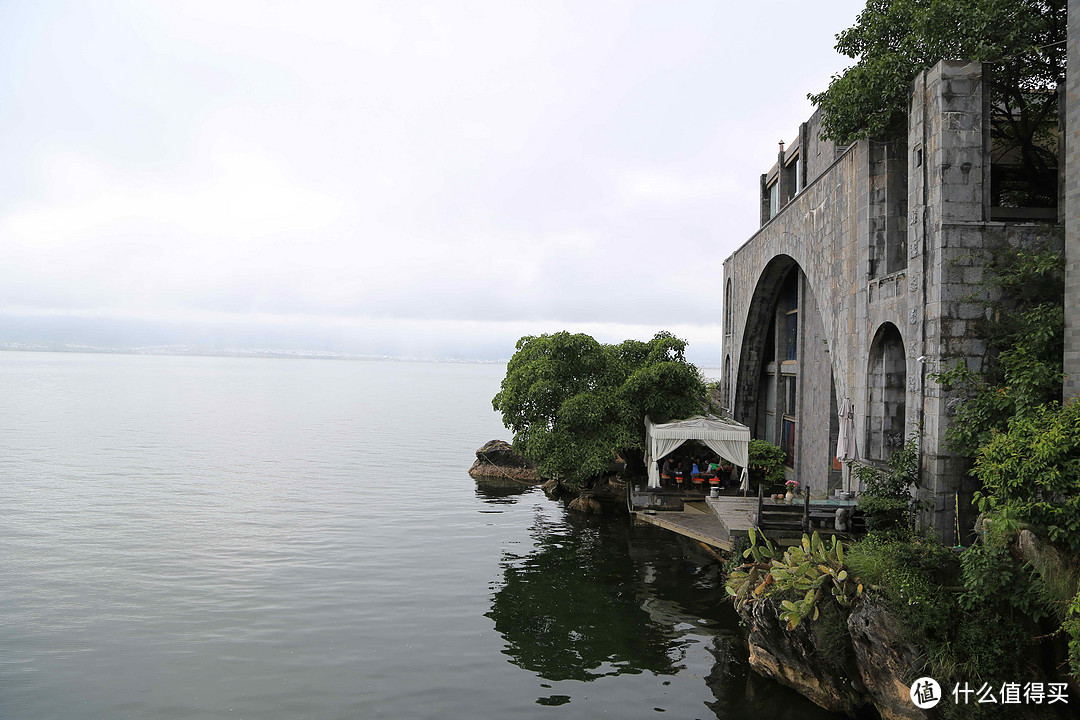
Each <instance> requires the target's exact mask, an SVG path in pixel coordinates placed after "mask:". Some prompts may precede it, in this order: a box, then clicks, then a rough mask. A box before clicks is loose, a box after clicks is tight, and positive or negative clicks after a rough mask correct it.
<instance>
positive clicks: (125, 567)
mask: <svg viewBox="0 0 1080 720" xmlns="http://www.w3.org/2000/svg"><path fill="white" fill-rule="evenodd" d="M504 370H505V368H504V367H502V366H494V365H464V364H425V363H394V362H346V361H318V360H278V359H247V358H200V357H160V356H124V355H81V354H49V353H13V352H7V353H0V578H2V581H0V718H11V719H16V718H17V719H19V720H33V719H37V718H67V719H70V718H223V717H236V718H260V719H262V718H393V719H394V720H402V719H410V718H440V719H447V718H450V719H455V718H470V719H478V720H487V719H489V718H491V719H495V718H511V717H513V718H596V717H615V718H644V717H655V716H657V714H658V713H660V712H666V713H669V715H668V716H669V717H678V718H800V719H801V718H825V717H832V716H830V715H828V714H825V713H823V712H820V711H818V710H817V709H816V708H815V707H814V706H812V705H810V704H809V703H808V702H806V701H804V700H802V699H801V698H799V697H798V696H796V695H794V694H793V693H790V692H788V691H786V690H784V689H783V688H780V687H779V686H777V685H775V684H774V683H771V682H768V681H765V680H762V679H760V678H757V677H756V676H754V675H753V674H752V673H749V672H748V670H747V666H746V662H745V649H744V647H743V646H742V644H741V642H740V640H739V637H738V633H737V629H736V619H735V616H734V614H733V612H732V611H731V608H730V604H729V603H728V601H727V600H726V599H725V598H724V593H723V587H722V583H721V581H720V579H719V577H718V574H717V569H716V565H715V563H710V562H709V559H708V557H707V556H706V555H704V554H702V553H701V552H700V549H695V547H694V546H693V544H692V543H689V542H687V541H684V540H682V539H680V538H677V537H675V536H673V535H670V534H668V533H666V532H665V531H663V530H660V529H658V528H654V527H651V526H646V527H636V526H633V525H632V524H631V523H630V522H629V520H627V519H626V518H606V519H592V518H582V517H578V516H576V515H572V514H568V513H567V512H566V511H565V510H564V508H563V507H562V505H560V504H558V503H555V502H552V501H550V500H548V499H547V498H546V497H544V495H543V494H542V493H540V492H539V491H537V490H529V491H521V490H516V491H511V490H506V489H500V488H496V487H487V486H484V485H477V483H476V482H474V481H473V480H472V479H471V478H470V477H469V476H468V474H467V473H466V472H465V471H466V469H467V468H468V466H469V465H470V463H471V462H472V460H473V452H474V451H475V449H476V448H477V447H479V446H480V445H481V444H482V443H483V442H485V441H486V440H490V439H492V438H496V437H499V438H508V437H509V433H508V432H507V431H506V430H504V429H503V428H502V425H501V423H500V421H499V418H498V417H497V416H496V414H495V413H494V412H493V411H492V409H491V402H490V401H491V397H492V396H493V395H494V394H495V392H496V391H497V389H498V384H499V381H500V380H501V378H502V375H503V372H504Z"/></svg>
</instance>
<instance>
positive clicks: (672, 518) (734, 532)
mask: <svg viewBox="0 0 1080 720" xmlns="http://www.w3.org/2000/svg"><path fill="white" fill-rule="evenodd" d="M755 512H757V498H744V497H739V496H733V495H721V496H720V497H718V498H713V497H705V498H703V497H701V496H700V495H699V496H697V497H696V498H693V499H690V500H686V501H684V502H683V503H682V510H635V511H634V517H635V518H636V519H637V520H639V521H641V522H647V523H650V524H652V525H657V526H659V527H662V528H665V529H667V530H671V531H672V532H676V533H679V534H680V535H683V536H685V537H688V538H691V539H693V540H697V541H698V542H702V543H705V544H706V545H711V546H712V547H715V548H719V549H721V550H731V548H732V545H733V544H734V542H735V539H736V538H739V537H746V536H747V534H748V532H749V530H750V528H751V527H752V526H753V524H754V523H753V516H754V513H755Z"/></svg>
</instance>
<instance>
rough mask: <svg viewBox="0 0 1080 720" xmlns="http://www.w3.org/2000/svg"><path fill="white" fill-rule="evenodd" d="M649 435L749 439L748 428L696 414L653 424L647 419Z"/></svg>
mask: <svg viewBox="0 0 1080 720" xmlns="http://www.w3.org/2000/svg"><path fill="white" fill-rule="evenodd" d="M648 424H649V435H651V436H652V437H655V438H679V439H682V440H744V441H749V440H750V428H748V427H746V426H745V425H742V424H740V423H737V422H735V421H734V420H728V419H725V418H718V417H716V416H715V415H698V416H695V417H692V418H687V419H686V420H676V421H675V422H669V423H662V424H655V423H653V422H652V420H648Z"/></svg>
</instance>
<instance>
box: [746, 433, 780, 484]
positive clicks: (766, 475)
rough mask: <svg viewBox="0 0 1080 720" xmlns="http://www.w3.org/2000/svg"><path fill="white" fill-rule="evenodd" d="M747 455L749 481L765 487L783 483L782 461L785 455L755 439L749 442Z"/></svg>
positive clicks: (775, 447)
mask: <svg viewBox="0 0 1080 720" xmlns="http://www.w3.org/2000/svg"><path fill="white" fill-rule="evenodd" d="M748 453H749V457H750V460H749V462H750V468H749V470H750V480H752V481H753V482H754V483H756V484H758V485H762V484H764V485H765V486H766V487H768V486H770V485H780V484H781V483H783V482H784V460H785V459H786V458H787V453H785V452H784V451H783V450H781V449H780V448H778V447H777V446H776V445H773V444H772V443H767V442H765V441H764V440H757V439H754V440H751V441H750V447H749V448H748Z"/></svg>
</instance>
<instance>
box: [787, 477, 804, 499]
mask: <svg viewBox="0 0 1080 720" xmlns="http://www.w3.org/2000/svg"><path fill="white" fill-rule="evenodd" d="M784 485H786V486H787V495H786V496H785V497H786V498H787V501H788V502H791V501H792V500H794V499H795V496H796V495H801V494H802V492H801V491H800V490H799V481H798V480H788V481H787V482H786V483H784Z"/></svg>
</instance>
